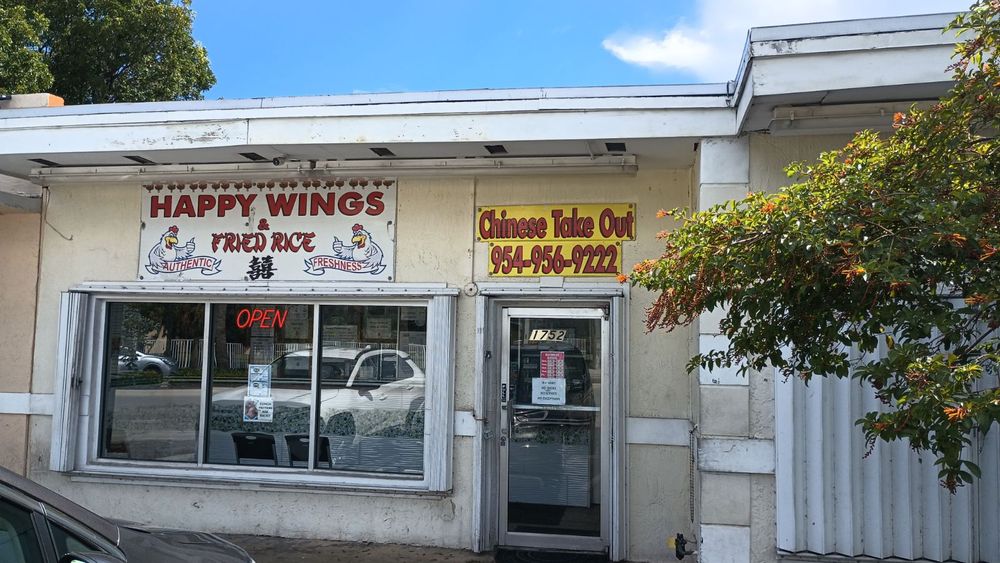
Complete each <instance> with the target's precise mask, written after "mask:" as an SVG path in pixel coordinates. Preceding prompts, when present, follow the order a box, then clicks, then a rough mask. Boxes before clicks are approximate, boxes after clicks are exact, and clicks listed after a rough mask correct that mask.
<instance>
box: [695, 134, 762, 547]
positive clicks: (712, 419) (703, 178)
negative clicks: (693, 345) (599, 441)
mask: <svg viewBox="0 0 1000 563" xmlns="http://www.w3.org/2000/svg"><path fill="white" fill-rule="evenodd" d="M700 151H701V152H700V155H699V157H700V158H699V161H698V164H697V166H698V170H697V178H698V180H697V182H698V185H697V192H696V195H697V202H698V209H700V210H706V209H708V208H710V207H712V206H713V205H716V204H720V203H725V202H727V201H730V200H738V199H743V198H744V197H746V194H747V191H748V189H749V188H750V186H749V182H750V143H749V139H748V138H746V137H739V138H735V137H733V138H712V139H703V140H702V141H701V144H700ZM724 314H725V310H723V309H716V310H714V311H711V312H708V313H706V314H703V315H702V316H701V318H700V319H699V322H698V350H699V352H701V353H705V352H707V351H709V350H713V349H725V348H726V347H727V346H728V345H729V342H728V338H727V337H726V336H725V335H723V334H721V331H720V330H719V321H720V320H721V319H722V318H723V316H724ZM758 377H761V376H760V374H753V375H751V376H750V377H743V376H741V375H739V374H738V373H737V368H736V367H732V368H716V369H714V370H712V371H708V370H707V369H702V370H700V371H699V373H698V396H699V401H698V402H699V407H698V425H699V426H698V430H699V432H698V434H699V440H698V444H699V445H698V456H699V459H698V476H699V481H700V483H699V487H698V490H699V492H700V494H699V495H698V508H699V510H698V519H699V530H700V534H701V537H700V538H699V540H700V542H699V551H700V553H699V561H701V562H703V563H717V562H739V563H750V562H751V561H754V562H757V561H766V560H774V558H775V556H774V549H773V548H772V549H770V550H768V549H766V548H764V549H752V548H751V543H752V537H756V536H758V535H760V534H757V533H752V532H755V531H756V530H754V528H756V527H768V526H770V527H772V528H773V526H774V521H773V518H770V519H769V518H768V517H767V516H766V514H768V512H767V511H766V510H765V511H763V512H762V511H761V510H760V509H759V507H757V506H756V504H757V503H760V502H761V501H762V502H763V503H764V504H765V505H768V503H769V504H770V505H773V498H768V495H767V493H766V491H765V492H764V494H763V495H762V494H761V487H760V484H759V482H758V480H759V478H760V477H761V476H767V475H769V474H773V473H774V445H773V440H766V439H763V440H762V439H758V437H757V436H756V435H757V434H758V433H757V432H755V431H754V429H753V428H751V420H752V418H753V414H752V413H754V412H756V411H757V410H758V409H757V408H756V407H755V406H754V405H752V404H751V397H752V393H751V391H752V389H753V388H754V387H756V385H755V383H756V382H755V379H756V378H758ZM754 395H755V394H754ZM761 497H763V499H762V498H761ZM772 497H773V495H772ZM770 513H771V514H773V511H771V512H770ZM762 514H763V515H764V517H763V518H761V515H762ZM766 520H770V521H766ZM763 535H765V536H766V535H767V534H763ZM755 547H756V546H755ZM751 553H753V555H751ZM768 554H769V555H768Z"/></svg>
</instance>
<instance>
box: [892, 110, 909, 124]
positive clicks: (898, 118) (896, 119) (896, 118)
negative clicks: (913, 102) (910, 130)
mask: <svg viewBox="0 0 1000 563" xmlns="http://www.w3.org/2000/svg"><path fill="white" fill-rule="evenodd" d="M904 119H906V114H905V113H903V112H901V111H897V112H896V113H894V114H892V122H893V123H895V124H897V125H899V124H900V123H902V122H903V120H904Z"/></svg>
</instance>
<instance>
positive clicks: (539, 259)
mask: <svg viewBox="0 0 1000 563" xmlns="http://www.w3.org/2000/svg"><path fill="white" fill-rule="evenodd" d="M476 239H477V240H478V241H480V242H486V243H489V247H490V253H489V263H488V264H487V267H488V272H489V275H491V276H498V277H503V276H615V275H617V274H619V273H621V271H622V252H621V251H622V246H621V244H622V241H626V240H635V205H634V204H631V203H610V204H564V205H507V206H497V207H480V208H478V210H477V214H476Z"/></svg>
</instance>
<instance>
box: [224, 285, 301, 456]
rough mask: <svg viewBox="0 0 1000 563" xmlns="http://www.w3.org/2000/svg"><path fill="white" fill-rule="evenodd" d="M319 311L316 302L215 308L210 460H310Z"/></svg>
mask: <svg viewBox="0 0 1000 563" xmlns="http://www.w3.org/2000/svg"><path fill="white" fill-rule="evenodd" d="M312 311H313V308H312V307H311V306H309V305H272V304H260V303H252V304H218V305H213V306H212V320H211V347H210V349H211V351H212V352H211V354H212V355H211V360H212V362H211V368H210V373H211V387H210V389H211V391H210V393H211V407H210V410H209V423H208V447H207V450H206V454H207V455H206V461H207V462H208V463H222V464H237V465H270V466H285V467H296V466H300V467H305V466H306V465H307V463H308V461H309V454H308V451H309V450H308V442H309V403H310V399H311V397H312V378H311V374H312V352H311V350H310V348H311V347H312V333H313V322H312ZM303 444H305V445H306V447H305V449H304V455H303V448H302V447H301V446H302V445H303Z"/></svg>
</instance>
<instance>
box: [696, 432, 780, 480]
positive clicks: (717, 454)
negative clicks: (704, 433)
mask: <svg viewBox="0 0 1000 563" xmlns="http://www.w3.org/2000/svg"><path fill="white" fill-rule="evenodd" d="M698 469H700V470H702V471H717V472H720V473H762V474H772V473H774V441H773V440H755V439H746V438H702V439H701V440H700V442H699V444H698Z"/></svg>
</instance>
